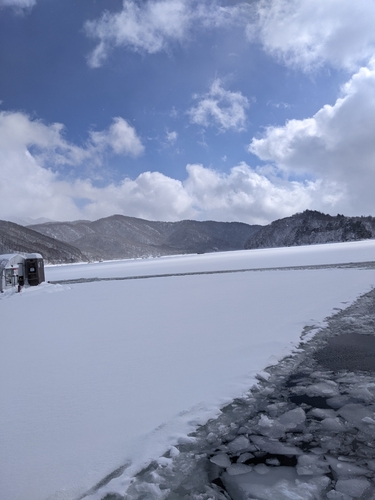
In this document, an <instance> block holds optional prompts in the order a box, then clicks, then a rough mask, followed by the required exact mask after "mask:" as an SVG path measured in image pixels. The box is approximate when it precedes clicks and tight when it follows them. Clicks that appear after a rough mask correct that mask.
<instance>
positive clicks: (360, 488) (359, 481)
mask: <svg viewBox="0 0 375 500" xmlns="http://www.w3.org/2000/svg"><path fill="white" fill-rule="evenodd" d="M370 487H371V483H370V481H367V479H364V478H353V479H339V480H338V481H337V483H336V486H335V488H336V491H339V492H340V493H346V494H347V495H350V496H351V497H354V498H360V497H361V496H362V495H363V494H364V492H365V491H366V490H367V489H369V488H370Z"/></svg>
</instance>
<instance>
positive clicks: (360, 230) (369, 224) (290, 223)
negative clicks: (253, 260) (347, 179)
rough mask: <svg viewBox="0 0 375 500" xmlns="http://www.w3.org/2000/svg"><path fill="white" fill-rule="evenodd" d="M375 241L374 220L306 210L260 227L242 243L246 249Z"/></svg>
mask: <svg viewBox="0 0 375 500" xmlns="http://www.w3.org/2000/svg"><path fill="white" fill-rule="evenodd" d="M369 238H375V217H345V216H344V215H340V214H339V215H337V216H331V215H327V214H323V213H321V212H317V211H316V210H305V211H304V212H303V213H298V214H295V215H292V216H291V217H286V218H284V219H279V220H276V221H274V222H272V223H271V224H269V225H268V226H264V227H262V228H261V229H260V230H259V231H257V232H256V234H253V235H252V236H251V237H250V238H249V239H248V241H247V242H246V243H245V248H246V249H253V248H275V247H290V246H299V245H313V244H317V243H335V242H337V243H338V242H343V241H357V240H365V239H369Z"/></svg>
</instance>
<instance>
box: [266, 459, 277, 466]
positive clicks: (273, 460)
mask: <svg viewBox="0 0 375 500" xmlns="http://www.w3.org/2000/svg"><path fill="white" fill-rule="evenodd" d="M266 464H267V465H276V466H279V465H280V461H279V460H278V459H277V458H267V460H266Z"/></svg>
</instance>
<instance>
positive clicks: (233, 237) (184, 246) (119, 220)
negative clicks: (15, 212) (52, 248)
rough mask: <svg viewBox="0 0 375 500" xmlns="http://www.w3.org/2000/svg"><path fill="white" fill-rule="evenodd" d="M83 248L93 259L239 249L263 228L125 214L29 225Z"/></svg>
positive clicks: (243, 224) (237, 223) (232, 223)
mask: <svg viewBox="0 0 375 500" xmlns="http://www.w3.org/2000/svg"><path fill="white" fill-rule="evenodd" d="M28 227H29V228H30V229H33V230H34V231H38V232H39V233H42V234H44V235H45V236H49V237H52V238H56V239H58V240H61V241H64V242H66V243H68V244H70V245H74V246H75V247H77V248H79V249H80V250H81V251H82V252H83V253H84V254H85V255H87V257H88V258H90V259H124V258H134V257H150V256H153V257H157V256H161V255H175V254H181V253H182V254H183V253H205V252H214V251H226V250H239V249H243V248H244V244H245V242H246V241H247V240H248V239H249V238H250V236H252V235H253V234H254V233H255V232H256V231H258V230H259V229H260V227H261V226H257V225H253V226H251V225H249V224H245V223H242V222H214V221H204V222H199V221H193V220H184V221H179V222H159V221H148V220H144V219H139V218H136V217H127V216H124V215H112V216H111V217H106V218H103V219H99V220H96V221H94V222H91V221H85V220H81V221H74V222H47V223H43V224H34V225H31V226H28Z"/></svg>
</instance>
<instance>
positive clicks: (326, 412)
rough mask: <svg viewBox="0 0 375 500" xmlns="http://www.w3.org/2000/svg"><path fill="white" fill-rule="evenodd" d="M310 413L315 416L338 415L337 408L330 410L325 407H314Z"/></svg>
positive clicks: (327, 416) (331, 416)
mask: <svg viewBox="0 0 375 500" xmlns="http://www.w3.org/2000/svg"><path fill="white" fill-rule="evenodd" d="M309 415H312V416H313V417H316V418H321V419H323V418H334V417H336V412H335V410H328V409H323V408H313V409H312V410H311V411H309Z"/></svg>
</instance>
